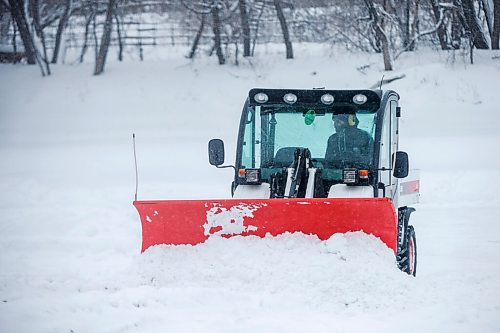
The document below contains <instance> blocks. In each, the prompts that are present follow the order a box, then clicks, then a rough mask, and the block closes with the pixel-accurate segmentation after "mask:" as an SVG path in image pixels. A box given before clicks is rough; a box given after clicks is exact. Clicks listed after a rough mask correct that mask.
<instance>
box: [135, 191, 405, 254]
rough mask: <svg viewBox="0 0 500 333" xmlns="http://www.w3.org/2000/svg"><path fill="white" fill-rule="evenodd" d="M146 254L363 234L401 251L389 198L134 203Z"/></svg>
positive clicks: (394, 216) (395, 217)
mask: <svg viewBox="0 0 500 333" xmlns="http://www.w3.org/2000/svg"><path fill="white" fill-rule="evenodd" d="M134 206H135V207H136V208H137V211H138V212H139V215H140V217H141V223H142V251H145V250H146V249H147V248H149V247H150V246H153V245H157V244H174V245H180V244H192V245H195V244H199V243H202V242H204V241H205V240H207V239H208V238H209V237H212V236H214V235H218V236H223V237H231V236H235V235H256V236H260V237H264V236H266V234H270V235H273V236H276V235H280V234H283V233H286V232H290V233H293V232H302V233H304V234H308V235H309V234H310V235H316V236H318V238H319V239H321V240H326V239H328V238H330V237H331V236H332V235H333V234H335V233H345V232H350V231H363V232H365V233H367V234H372V235H374V236H376V237H379V238H380V239H381V240H382V241H383V242H384V243H385V244H386V245H387V246H388V247H389V248H391V249H392V250H393V251H395V250H396V238H397V216H396V212H395V209H394V206H393V205H392V203H391V201H390V200H389V199H387V198H359V199H358V198H356V199H351V198H349V199H337V198H335V199H322V198H314V199H303V198H298V199H244V200H238V199H228V200H159V201H135V202H134Z"/></svg>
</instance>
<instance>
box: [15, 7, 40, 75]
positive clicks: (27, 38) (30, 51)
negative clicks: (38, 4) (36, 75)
mask: <svg viewBox="0 0 500 333" xmlns="http://www.w3.org/2000/svg"><path fill="white" fill-rule="evenodd" d="M9 5H10V13H11V16H12V18H13V19H14V21H15V22H16V25H17V29H18V30H19V34H20V35H21V39H22V41H23V45H24V52H25V53H26V58H27V61H28V64H30V65H35V64H36V63H37V54H36V48H35V45H34V43H33V37H32V36H31V32H30V29H29V27H28V21H27V20H26V14H25V12H24V0H9Z"/></svg>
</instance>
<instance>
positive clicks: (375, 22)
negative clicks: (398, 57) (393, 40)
mask: <svg viewBox="0 0 500 333" xmlns="http://www.w3.org/2000/svg"><path fill="white" fill-rule="evenodd" d="M365 4H366V7H367V8H368V12H369V13H370V18H371V20H372V22H371V25H372V29H373V30H374V31H375V34H376V36H377V38H378V40H379V41H380V43H381V44H382V54H383V57H384V69H385V70H386V71H392V61H391V54H390V51H389V40H388V38H387V35H386V34H385V31H384V29H382V27H381V26H380V16H379V13H378V11H377V9H376V8H375V5H374V4H373V0H365Z"/></svg>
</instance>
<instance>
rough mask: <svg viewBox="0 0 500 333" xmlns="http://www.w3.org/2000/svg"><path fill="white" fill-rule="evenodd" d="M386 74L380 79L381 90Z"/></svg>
mask: <svg viewBox="0 0 500 333" xmlns="http://www.w3.org/2000/svg"><path fill="white" fill-rule="evenodd" d="M384 76H385V75H382V79H381V80H380V87H379V89H380V90H382V84H383V83H384Z"/></svg>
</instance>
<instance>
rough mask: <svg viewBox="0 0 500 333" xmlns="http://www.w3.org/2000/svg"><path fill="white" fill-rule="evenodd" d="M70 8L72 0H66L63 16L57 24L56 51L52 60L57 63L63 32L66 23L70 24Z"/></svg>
mask: <svg viewBox="0 0 500 333" xmlns="http://www.w3.org/2000/svg"><path fill="white" fill-rule="evenodd" d="M70 10H71V0H66V4H65V7H64V12H63V14H62V16H61V18H60V19H59V24H58V25H57V32H56V42H55V45H54V52H53V53H52V61H51V62H52V63H53V64H56V63H57V58H58V57H59V49H60V47H61V39H62V34H63V31H64V29H66V25H67V24H68V19H69V13H70Z"/></svg>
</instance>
